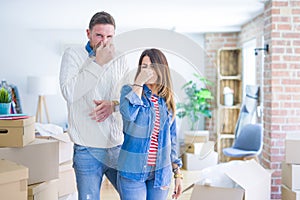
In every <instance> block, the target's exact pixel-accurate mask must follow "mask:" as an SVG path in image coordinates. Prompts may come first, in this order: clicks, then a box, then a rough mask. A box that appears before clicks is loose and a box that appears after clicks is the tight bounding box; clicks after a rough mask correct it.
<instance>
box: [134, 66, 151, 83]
mask: <svg viewBox="0 0 300 200" xmlns="http://www.w3.org/2000/svg"><path fill="white" fill-rule="evenodd" d="M153 75H154V71H153V69H151V68H149V67H148V68H143V67H141V71H140V73H139V75H138V76H137V78H136V80H135V81H134V83H135V84H137V85H141V86H143V85H144V84H145V83H146V82H147V81H148V80H150V79H151V78H152V77H153Z"/></svg>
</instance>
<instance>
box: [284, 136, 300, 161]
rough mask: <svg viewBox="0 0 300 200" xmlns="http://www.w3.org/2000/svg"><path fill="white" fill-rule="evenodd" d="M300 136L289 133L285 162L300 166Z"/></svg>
mask: <svg viewBox="0 0 300 200" xmlns="http://www.w3.org/2000/svg"><path fill="white" fill-rule="evenodd" d="M299 152H300V134H299V133H288V134H286V139H285V162H286V163H290V164H300V156H299Z"/></svg>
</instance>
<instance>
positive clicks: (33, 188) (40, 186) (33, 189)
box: [28, 179, 58, 196]
mask: <svg viewBox="0 0 300 200" xmlns="http://www.w3.org/2000/svg"><path fill="white" fill-rule="evenodd" d="M57 183H58V179H53V180H50V181H46V182H43V183H37V184H33V185H29V186H28V196H34V195H35V194H38V193H40V192H42V191H44V190H47V189H48V188H49V186H50V185H53V184H57Z"/></svg>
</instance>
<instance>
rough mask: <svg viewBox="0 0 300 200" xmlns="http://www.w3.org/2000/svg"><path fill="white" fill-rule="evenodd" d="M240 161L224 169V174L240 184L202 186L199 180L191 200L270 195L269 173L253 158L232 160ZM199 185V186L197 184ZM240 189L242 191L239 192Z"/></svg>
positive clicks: (247, 199)
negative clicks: (234, 185) (228, 186)
mask: <svg viewBox="0 0 300 200" xmlns="http://www.w3.org/2000/svg"><path fill="white" fill-rule="evenodd" d="M232 162H241V163H240V164H238V165H230V166H228V168H226V169H225V172H224V173H225V175H226V176H228V177H229V178H230V179H231V180H232V181H234V182H235V183H236V184H238V185H239V186H240V188H227V187H226V186H224V187H215V186H202V185H201V184H202V183H201V182H199V183H197V184H195V185H194V187H193V192H192V196H191V200H208V199H222V200H243V197H244V200H260V199H261V200H265V199H270V196H271V173H270V172H269V171H268V170H266V169H264V168H263V167H262V166H260V165H259V164H258V163H257V162H256V161H255V160H248V161H232ZM197 185H200V186H197ZM241 189H242V190H243V191H244V192H241Z"/></svg>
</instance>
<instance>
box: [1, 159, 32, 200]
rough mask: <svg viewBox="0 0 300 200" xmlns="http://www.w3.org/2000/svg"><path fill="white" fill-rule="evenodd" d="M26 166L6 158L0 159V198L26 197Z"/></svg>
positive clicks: (24, 199)
mask: <svg viewBox="0 0 300 200" xmlns="http://www.w3.org/2000/svg"><path fill="white" fill-rule="evenodd" d="M27 179H28V168H26V167H24V166H22V165H19V164H16V163H14V162H11V161H8V160H3V159H2V160H0V194H1V195H0V198H1V199H3V200H4V199H7V200H9V199H18V200H26V199H27Z"/></svg>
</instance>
